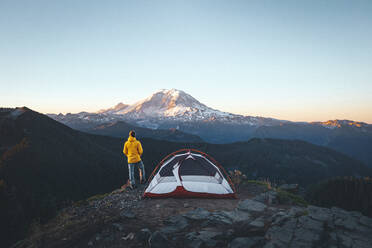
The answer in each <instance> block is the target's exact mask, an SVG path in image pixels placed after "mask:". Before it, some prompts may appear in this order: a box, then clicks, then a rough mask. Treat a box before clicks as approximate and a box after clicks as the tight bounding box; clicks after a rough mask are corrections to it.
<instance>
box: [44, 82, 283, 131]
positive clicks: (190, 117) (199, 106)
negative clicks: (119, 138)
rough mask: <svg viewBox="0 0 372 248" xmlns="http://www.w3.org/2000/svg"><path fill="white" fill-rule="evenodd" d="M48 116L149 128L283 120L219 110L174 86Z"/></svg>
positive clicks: (64, 120)
mask: <svg viewBox="0 0 372 248" xmlns="http://www.w3.org/2000/svg"><path fill="white" fill-rule="evenodd" d="M49 116H50V117H52V118H53V119H55V120H57V121H60V122H62V123H64V124H67V125H69V126H71V127H74V128H77V127H79V128H81V127H82V126H84V125H87V124H90V125H93V124H92V123H97V124H101V123H104V122H110V121H117V120H124V121H130V122H132V123H136V124H137V125H140V126H144V127H148V128H153V129H156V128H158V127H159V126H161V124H162V123H165V122H171V123H175V122H176V123H177V122H182V123H185V122H219V123H225V124H239V125H240V124H241V125H248V126H262V125H275V124H279V123H282V122H283V121H280V120H276V119H272V118H263V117H253V116H243V115H237V114H232V113H227V112H223V111H219V110H216V109H213V108H210V107H208V106H206V105H205V104H203V103H201V102H199V101H198V100H196V99H195V98H194V97H192V96H191V95H189V94H187V93H185V92H184V91H182V90H177V89H171V90H166V89H163V90H160V91H157V92H155V93H154V94H152V95H151V96H149V97H147V98H145V99H143V100H141V101H138V102H136V103H134V104H131V105H127V104H123V103H119V104H117V105H116V106H114V107H112V108H109V109H104V110H100V111H98V112H96V113H87V112H80V113H77V114H70V113H69V114H66V115H62V114H59V115H54V114H49ZM174 127H175V126H174Z"/></svg>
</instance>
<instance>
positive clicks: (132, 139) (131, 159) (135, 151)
mask: <svg viewBox="0 0 372 248" xmlns="http://www.w3.org/2000/svg"><path fill="white" fill-rule="evenodd" d="M123 153H124V154H125V156H127V157H128V170H129V182H130V187H131V188H132V189H133V188H135V187H136V181H135V179H134V167H138V170H139V178H140V183H145V180H146V179H145V178H146V177H145V167H144V165H143V163H142V160H141V155H142V153H143V149H142V145H141V142H139V141H138V140H137V139H136V133H135V132H134V131H133V130H132V131H130V132H129V137H128V140H127V141H126V142H125V144H124V149H123Z"/></svg>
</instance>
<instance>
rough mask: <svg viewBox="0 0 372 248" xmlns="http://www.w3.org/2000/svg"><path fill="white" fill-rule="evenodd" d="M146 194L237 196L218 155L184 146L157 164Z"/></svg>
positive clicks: (152, 195) (167, 195) (211, 196)
mask: <svg viewBox="0 0 372 248" xmlns="http://www.w3.org/2000/svg"><path fill="white" fill-rule="evenodd" d="M143 196H144V197H209V198H236V191H235V188H234V185H233V183H232V181H231V179H230V177H229V176H228V174H227V173H226V171H225V170H224V168H223V167H222V166H221V165H220V164H219V163H218V162H217V161H216V160H215V159H213V158H212V157H211V156H209V155H208V154H206V153H204V152H201V151H198V150H195V149H181V150H178V151H176V152H173V153H171V154H169V155H168V156H166V157H165V158H164V159H163V160H162V161H161V162H160V163H159V164H158V165H157V166H156V167H155V169H154V171H153V172H152V174H151V176H150V178H149V183H148V185H147V187H146V189H145V192H144V194H143Z"/></svg>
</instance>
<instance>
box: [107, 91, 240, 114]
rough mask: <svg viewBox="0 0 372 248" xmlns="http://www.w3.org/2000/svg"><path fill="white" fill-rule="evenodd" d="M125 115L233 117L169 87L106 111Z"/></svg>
mask: <svg viewBox="0 0 372 248" xmlns="http://www.w3.org/2000/svg"><path fill="white" fill-rule="evenodd" d="M100 113H112V114H117V115H126V116H127V117H129V118H148V117H151V118H167V117H170V118H172V117H181V118H186V119H188V117H193V118H194V119H208V118H211V117H215V118H218V117H229V116H230V117H233V116H234V115H233V114H229V113H226V112H222V111H218V110H215V109H212V108H209V107H207V106H206V105H204V104H202V103H200V102H199V101H198V100H196V99H195V98H194V97H192V96H190V95H189V94H186V93H185V92H184V91H181V90H176V89H171V90H160V91H158V92H155V93H154V94H152V95H151V96H150V97H147V98H146V99H144V100H141V101H139V102H136V103H134V104H132V105H129V106H128V107H125V108H122V109H119V110H118V111H111V110H110V111H106V112H100Z"/></svg>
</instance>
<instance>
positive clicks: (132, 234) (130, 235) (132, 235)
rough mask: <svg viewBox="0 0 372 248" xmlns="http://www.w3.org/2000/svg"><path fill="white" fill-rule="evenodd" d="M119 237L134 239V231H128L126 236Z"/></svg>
mask: <svg viewBox="0 0 372 248" xmlns="http://www.w3.org/2000/svg"><path fill="white" fill-rule="evenodd" d="M121 239H123V240H128V239H129V240H132V239H134V233H132V232H131V233H128V235H127V236H125V237H122V238H121Z"/></svg>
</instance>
